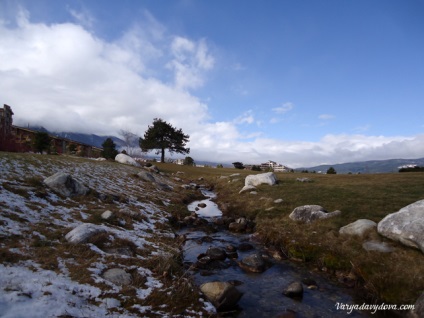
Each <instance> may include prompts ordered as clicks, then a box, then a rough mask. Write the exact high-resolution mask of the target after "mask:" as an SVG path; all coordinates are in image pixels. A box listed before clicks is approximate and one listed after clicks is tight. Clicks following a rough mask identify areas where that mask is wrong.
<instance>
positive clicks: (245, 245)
mask: <svg viewBox="0 0 424 318" xmlns="http://www.w3.org/2000/svg"><path fill="white" fill-rule="evenodd" d="M253 249H254V247H253V245H252V244H250V243H247V242H242V243H240V244H239V246H238V250H239V251H241V252H246V251H250V250H253Z"/></svg>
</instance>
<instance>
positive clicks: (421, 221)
mask: <svg viewBox="0 0 424 318" xmlns="http://www.w3.org/2000/svg"><path fill="white" fill-rule="evenodd" d="M377 231H378V233H379V234H380V235H382V236H385V237H387V238H389V239H392V240H394V241H398V242H400V243H402V244H404V245H406V246H409V247H413V248H417V249H420V250H421V251H422V252H423V253H424V200H420V201H417V202H415V203H412V204H410V205H408V206H406V207H404V208H402V209H400V210H399V211H398V212H395V213H392V214H389V215H387V216H386V217H385V218H384V219H383V220H381V221H380V222H379V223H378V226H377Z"/></svg>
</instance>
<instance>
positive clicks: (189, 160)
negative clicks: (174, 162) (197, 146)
mask: <svg viewBox="0 0 424 318" xmlns="http://www.w3.org/2000/svg"><path fill="white" fill-rule="evenodd" d="M183 165H185V166H194V165H196V163H195V162H194V159H193V158H192V157H185V158H184V162H183Z"/></svg>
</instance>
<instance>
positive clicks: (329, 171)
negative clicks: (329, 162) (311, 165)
mask: <svg viewBox="0 0 424 318" xmlns="http://www.w3.org/2000/svg"><path fill="white" fill-rule="evenodd" d="M327 174H337V171H336V169H334V168H333V167H330V168H328V170H327Z"/></svg>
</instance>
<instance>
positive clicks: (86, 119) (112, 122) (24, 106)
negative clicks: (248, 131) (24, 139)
mask: <svg viewBox="0 0 424 318" xmlns="http://www.w3.org/2000/svg"><path fill="white" fill-rule="evenodd" d="M17 19H18V25H17V26H16V27H8V26H6V25H0V60H1V61H2V63H0V87H2V99H3V100H2V101H3V103H6V104H9V105H11V106H12V107H13V110H14V112H15V123H17V124H23V125H27V124H28V123H29V124H42V125H44V126H46V127H47V128H49V129H51V130H68V131H75V130H79V131H81V132H87V133H88V132H90V133H99V134H101V133H115V132H116V131H117V130H119V129H123V128H131V130H132V131H135V132H138V133H140V134H141V133H142V132H143V131H145V129H146V128H147V125H148V124H150V123H151V122H152V120H153V118H155V117H161V118H164V119H165V120H168V121H169V122H172V124H173V125H175V126H178V127H187V126H188V123H190V122H195V123H196V122H202V121H204V120H205V119H206V118H208V112H207V106H206V105H205V104H203V103H202V102H201V101H200V100H199V99H198V98H197V97H195V96H193V95H191V94H189V93H187V92H185V91H183V90H180V89H179V88H180V87H177V88H175V87H174V86H173V85H168V84H166V83H165V82H163V81H161V80H160V79H159V78H155V77H151V76H143V74H144V73H146V72H147V70H148V69H149V62H150V61H151V60H152V59H153V56H157V55H158V53H160V52H162V48H163V46H165V45H166V43H158V42H155V41H154V40H153V39H152V37H153V36H150V35H149V34H147V31H143V32H142V31H140V28H137V27H136V26H135V27H133V28H131V29H130V30H128V31H127V32H126V33H124V35H123V37H122V38H120V39H118V40H117V41H115V42H106V41H104V40H102V39H100V38H98V37H96V36H95V35H94V34H92V33H90V32H89V31H87V30H86V29H84V28H83V27H81V26H80V25H77V24H73V23H62V24H53V25H47V24H42V23H37V24H35V23H31V22H30V21H29V18H28V13H27V12H25V11H20V12H19V14H18V18H17ZM154 28H155V30H154V35H155V36H156V40H157V41H160V40H161V39H160V36H159V35H160V32H157V30H158V27H157V25H155V26H154ZM182 43H183V44H181V45H179V48H178V45H177V47H176V50H177V51H178V49H180V50H182V51H183V53H184V50H185V49H186V48H188V49H190V41H187V42H182ZM168 44H169V45H171V43H168ZM187 44H188V46H187ZM192 45H193V46H192V48H191V49H192V52H191V54H188V53H190V52H188V53H184V54H186V56H187V58H188V59H189V60H190V61H195V62H196V63H197V64H196V65H199V66H200V67H201V68H202V69H207V68H209V67H211V65H212V61H213V58H212V57H209V55H208V54H207V50H206V46H205V44H204V43H203V42H202V41H199V42H194V41H192ZM183 62H184V60H183ZM190 65H191V66H190V67H191V69H192V70H193V72H194V73H195V78H196V79H195V80H196V81H197V84H196V85H200V84H201V83H202V81H203V79H202V76H201V74H198V73H197V72H196V65H192V64H190ZM177 86H183V87H187V86H189V87H192V86H193V79H189V80H188V82H187V83H185V84H181V85H177Z"/></svg>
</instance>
